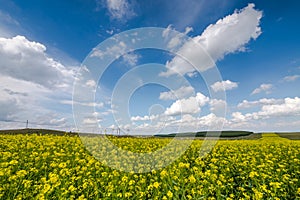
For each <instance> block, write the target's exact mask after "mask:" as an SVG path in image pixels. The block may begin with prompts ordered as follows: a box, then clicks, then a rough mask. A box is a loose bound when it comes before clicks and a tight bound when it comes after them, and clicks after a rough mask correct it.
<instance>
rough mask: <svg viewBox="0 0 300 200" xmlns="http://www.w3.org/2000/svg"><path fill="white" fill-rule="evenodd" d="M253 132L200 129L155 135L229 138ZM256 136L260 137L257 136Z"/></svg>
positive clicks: (248, 134)
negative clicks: (194, 131)
mask: <svg viewBox="0 0 300 200" xmlns="http://www.w3.org/2000/svg"><path fill="white" fill-rule="evenodd" d="M253 134H254V133H253V132H250V131H221V132H219V131H200V132H196V133H191V132H190V133H171V134H167V135H162V134H161V135H155V136H157V137H175V136H176V137H221V138H230V137H243V136H250V135H253ZM257 138H260V136H258V137H257Z"/></svg>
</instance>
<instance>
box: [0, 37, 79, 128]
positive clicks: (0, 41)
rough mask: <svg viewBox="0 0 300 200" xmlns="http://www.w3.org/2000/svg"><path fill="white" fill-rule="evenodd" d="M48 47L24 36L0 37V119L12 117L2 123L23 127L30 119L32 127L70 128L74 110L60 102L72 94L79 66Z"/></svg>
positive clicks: (2, 125)
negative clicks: (51, 52) (56, 55)
mask: <svg viewBox="0 0 300 200" xmlns="http://www.w3.org/2000/svg"><path fill="white" fill-rule="evenodd" d="M46 51H47V48H46V47H45V45H43V44H41V43H39V42H34V41H29V40H28V39H27V38H26V37H24V36H16V37H12V38H4V37H0V82H1V83H3V84H2V85H1V86H0V95H1V101H0V104H1V108H2V109H1V110H2V111H1V112H0V119H2V120H9V121H10V123H6V122H5V121H4V122H1V127H5V128H21V127H24V122H26V120H29V123H30V124H31V125H30V126H31V127H32V126H35V127H44V128H47V127H48V128H56V129H65V128H71V117H72V115H71V111H70V112H66V111H65V110H63V109H62V107H61V106H59V105H60V104H58V103H59V101H60V99H65V98H71V97H70V95H71V92H72V86H73V80H74V75H75V73H76V68H75V67H67V66H65V65H63V64H62V63H60V62H58V61H56V60H55V59H53V58H52V57H51V56H49V55H48V54H47V53H46ZM8 105H10V106H8ZM21 122H22V123H21Z"/></svg>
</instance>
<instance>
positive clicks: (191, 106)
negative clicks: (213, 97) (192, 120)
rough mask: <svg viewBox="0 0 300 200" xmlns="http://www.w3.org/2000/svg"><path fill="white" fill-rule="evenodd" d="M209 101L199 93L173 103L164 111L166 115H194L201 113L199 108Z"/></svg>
mask: <svg viewBox="0 0 300 200" xmlns="http://www.w3.org/2000/svg"><path fill="white" fill-rule="evenodd" d="M208 101H209V98H208V97H206V96H205V95H203V94H201V93H197V94H196V96H191V97H189V98H187V99H180V100H177V101H175V102H174V103H173V104H172V105H171V106H170V107H169V108H167V109H166V111H165V114H166V115H173V116H174V115H181V114H196V113H199V112H200V111H201V107H202V106H204V105H205V104H206V103H207V102H208Z"/></svg>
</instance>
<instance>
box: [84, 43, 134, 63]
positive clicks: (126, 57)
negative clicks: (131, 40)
mask: <svg viewBox="0 0 300 200" xmlns="http://www.w3.org/2000/svg"><path fill="white" fill-rule="evenodd" d="M106 56H110V57H113V58H114V59H118V58H119V57H121V56H122V59H123V61H124V62H125V63H126V64H128V65H129V66H131V67H133V66H135V65H136V64H137V62H138V60H139V58H140V56H139V55H138V54H136V53H134V52H132V51H131V49H130V48H129V47H128V46H127V45H126V44H125V43H124V42H123V41H120V42H119V43H117V44H116V45H114V46H111V47H107V48H106V49H105V51H101V50H99V49H93V52H92V53H91V55H90V57H98V58H100V59H104V57H106Z"/></svg>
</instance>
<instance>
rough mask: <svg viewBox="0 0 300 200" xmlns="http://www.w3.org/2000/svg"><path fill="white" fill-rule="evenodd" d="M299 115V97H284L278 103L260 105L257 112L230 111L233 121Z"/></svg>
mask: <svg viewBox="0 0 300 200" xmlns="http://www.w3.org/2000/svg"><path fill="white" fill-rule="evenodd" d="M299 115H300V98H299V97H295V98H285V99H283V101H278V103H273V104H267V105H262V107H261V109H260V110H259V111H258V112H253V113H246V114H242V113H240V112H235V113H232V117H233V121H246V120H258V119H268V118H278V117H279V118H280V117H286V116H289V117H291V116H299Z"/></svg>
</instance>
